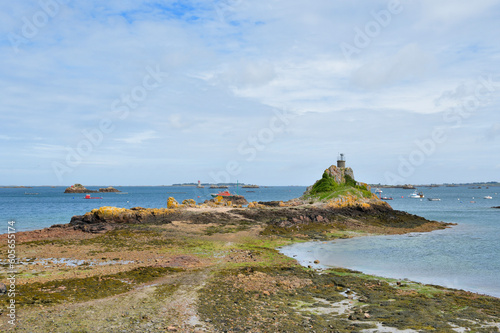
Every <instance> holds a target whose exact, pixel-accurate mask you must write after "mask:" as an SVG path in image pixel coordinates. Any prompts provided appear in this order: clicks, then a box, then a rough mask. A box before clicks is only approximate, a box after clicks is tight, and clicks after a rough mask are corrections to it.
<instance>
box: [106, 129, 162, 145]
mask: <svg viewBox="0 0 500 333" xmlns="http://www.w3.org/2000/svg"><path fill="white" fill-rule="evenodd" d="M157 138H158V136H157V135H156V131H151V130H150V131H144V132H141V133H136V134H133V135H131V136H129V137H128V138H121V139H115V141H118V142H124V143H128V144H134V145H139V144H142V143H143V142H145V141H148V140H152V139H157Z"/></svg>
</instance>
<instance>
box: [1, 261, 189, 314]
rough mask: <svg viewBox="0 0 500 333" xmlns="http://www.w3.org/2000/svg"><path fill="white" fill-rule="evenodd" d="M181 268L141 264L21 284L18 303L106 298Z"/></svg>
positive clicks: (38, 303) (47, 302)
mask: <svg viewBox="0 0 500 333" xmlns="http://www.w3.org/2000/svg"><path fill="white" fill-rule="evenodd" d="M181 271H183V270H182V269H179V268H170V267H139V268H136V269H133V270H130V271H127V272H120V273H116V274H109V275H101V276H92V277H86V278H73V279H63V280H55V281H50V282H45V283H39V282H36V283H30V284H25V285H19V286H18V287H17V289H18V294H17V295H16V303H17V304H18V305H19V306H32V305H53V304H57V303H62V302H84V301H89V300H92V299H99V298H105V297H109V296H114V295H117V294H121V293H124V292H127V291H129V290H131V289H133V288H134V287H135V286H137V285H139V284H141V283H146V282H150V281H153V280H155V279H158V278H160V277H162V276H165V275H168V274H174V273H178V272H181ZM7 301H8V300H7Z"/></svg>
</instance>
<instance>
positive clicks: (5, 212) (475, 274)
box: [0, 186, 500, 297]
mask: <svg viewBox="0 0 500 333" xmlns="http://www.w3.org/2000/svg"><path fill="white" fill-rule="evenodd" d="M99 187H104V186H87V188H89V189H94V190H97V189H98V188H99ZM115 188H117V189H118V190H120V191H122V192H120V193H95V194H91V196H93V197H102V199H91V200H88V199H84V197H85V194H65V193H64V189H65V187H31V188H0V234H2V233H7V231H8V227H9V226H12V225H14V226H15V230H16V232H17V231H28V230H36V229H42V228H46V227H49V226H51V225H54V224H64V223H68V222H69V221H70V220H71V217H72V216H73V215H83V214H85V213H86V212H88V211H90V210H92V209H95V208H99V207H102V206H116V207H124V208H132V207H145V208H158V207H166V204H167V199H168V197H174V198H175V199H176V200H177V201H178V202H182V201H183V200H184V199H195V200H196V201H197V202H198V203H202V202H204V201H205V200H207V199H210V198H211V195H210V194H211V193H217V192H218V191H220V190H218V189H209V188H208V187H206V188H203V189H197V188H196V187H189V186H116V187H115ZM305 189H306V187H305V186H261V187H260V188H241V187H238V188H237V187H235V186H232V187H230V188H229V191H230V192H231V193H236V192H237V193H238V194H240V195H243V196H245V198H246V199H247V200H248V201H273V200H283V201H286V200H289V199H293V198H297V197H299V196H300V195H302V193H303V192H304V191H305ZM382 190H383V193H382V196H386V197H392V198H393V200H390V201H387V202H388V203H389V204H390V205H391V206H392V207H393V208H394V209H398V210H402V211H406V212H409V213H412V214H417V215H420V216H423V217H425V218H427V219H431V220H437V221H444V222H452V223H457V225H455V226H452V227H451V228H448V229H444V230H438V231H433V232H430V233H411V234H407V235H391V236H370V237H356V238H351V239H340V240H335V241H330V242H305V243H297V244H293V245H290V246H286V247H283V248H281V249H280V251H281V252H282V253H284V254H286V255H288V256H290V257H294V258H295V259H297V260H298V261H299V262H300V263H302V264H303V265H314V264H313V261H314V260H319V261H320V266H321V267H344V268H349V269H353V270H358V271H362V272H364V273H366V274H372V275H378V276H383V277H389V278H398V279H409V280H412V281H417V282H422V283H428V284H436V285H442V286H445V287H450V288H456V289H463V290H468V291H473V292H478V293H482V294H487V295H491V296H495V297H500V209H493V208H492V207H493V206H500V187H489V188H486V187H484V186H482V187H481V188H480V189H478V188H469V187H468V186H458V187H445V186H440V187H419V188H418V191H421V192H422V193H423V194H424V196H425V197H424V198H423V199H413V198H410V197H409V196H410V194H411V193H413V191H412V190H404V189H400V188H394V189H393V188H383V189H382ZM485 196H491V197H492V199H484V197H485ZM427 198H439V199H441V200H440V201H429V200H427ZM9 222H15V223H10V224H9Z"/></svg>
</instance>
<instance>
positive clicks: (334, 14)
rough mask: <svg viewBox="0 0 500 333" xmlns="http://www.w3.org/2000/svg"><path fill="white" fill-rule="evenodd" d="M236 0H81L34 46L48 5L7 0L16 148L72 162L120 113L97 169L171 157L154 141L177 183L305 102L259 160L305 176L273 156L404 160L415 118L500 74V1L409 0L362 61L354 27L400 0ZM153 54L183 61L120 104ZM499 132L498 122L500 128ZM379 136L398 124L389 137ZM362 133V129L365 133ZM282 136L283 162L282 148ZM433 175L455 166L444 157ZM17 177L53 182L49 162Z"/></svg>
mask: <svg viewBox="0 0 500 333" xmlns="http://www.w3.org/2000/svg"><path fill="white" fill-rule="evenodd" d="M218 3H219V2H218ZM222 3H225V4H227V5H228V6H222V7H221V6H219V8H217V7H214V4H213V2H209V1H198V0H196V1H194V0H193V1H185V2H182V3H181V2H176V3H175V6H174V2H162V3H161V4H160V3H159V2H156V1H132V0H126V1H118V0H116V1H115V0H113V1H107V2H102V1H95V0H89V1H86V2H78V3H70V4H68V5H66V6H63V7H61V11H60V13H59V14H58V15H57V16H56V17H54V18H53V19H51V20H50V22H49V23H48V24H47V25H46V26H44V27H43V29H40V31H39V33H38V34H37V35H36V36H34V37H33V38H30V39H29V41H28V43H26V44H22V45H20V46H19V52H18V53H14V52H13V49H12V47H11V45H10V42H9V40H8V39H7V37H6V36H8V33H9V32H18V33H19V32H20V29H21V28H22V24H23V20H22V18H23V16H27V17H29V16H30V15H33V13H34V12H35V11H36V10H39V5H38V3H37V2H30V3H21V2H12V3H8V2H5V3H3V4H1V5H0V13H2V14H0V18H1V19H0V32H2V33H1V34H0V52H1V54H2V64H3V66H2V68H1V69H0V99H1V100H2V105H0V133H2V134H1V135H0V140H1V142H2V150H1V152H0V154H1V155H2V158H3V157H4V156H16V158H15V159H14V160H13V161H12V162H11V163H13V164H12V169H13V170H15V169H16V168H17V169H19V167H20V166H24V165H28V163H27V162H30V159H33V158H36V159H37V161H38V162H39V163H42V162H45V163H46V164H50V162H52V161H53V160H54V159H57V160H60V161H64V157H65V155H64V154H65V150H64V149H65V148H67V147H70V148H75V145H76V144H77V143H78V140H80V139H82V138H83V136H82V130H95V129H99V123H100V121H101V120H103V119H106V118H109V119H110V120H111V121H112V122H113V125H114V128H115V132H113V133H112V134H106V135H104V136H103V142H102V145H100V146H99V147H96V148H95V149H94V152H93V153H92V155H91V156H89V157H86V158H85V161H83V162H82V170H83V171H82V172H84V173H85V174H86V175H88V177H92V175H96V174H100V173H99V172H97V171H98V170H97V169H92V168H91V165H104V166H105V165H109V164H107V163H109V161H125V162H127V161H133V160H134V159H139V158H138V157H140V158H141V159H142V158H148V163H149V164H151V168H154V167H157V166H159V165H163V164H164V163H165V160H162V159H160V158H159V157H155V156H158V154H153V153H152V152H154V151H161V152H163V153H164V154H165V155H168V161H169V162H170V163H169V164H170V166H171V167H172V168H173V169H175V170H176V172H177V173H171V174H172V175H175V176H172V177H177V178H175V179H173V178H172V179H171V182H181V181H184V180H186V179H185V178H187V177H190V176H191V175H192V174H194V173H195V171H193V170H192V169H195V170H197V171H196V172H202V171H200V170H201V169H197V167H198V165H200V164H201V163H200V162H199V159H202V160H203V163H205V165H204V168H205V169H203V170H208V169H210V170H212V169H214V168H218V167H219V164H220V165H222V168H224V167H225V164H226V163H227V161H230V160H233V159H236V160H241V156H240V155H239V154H238V149H237V147H238V144H239V143H241V142H242V141H244V140H246V138H247V137H248V136H250V135H257V134H258V133H259V131H260V130H261V129H263V128H266V127H267V126H269V121H270V119H271V118H272V117H273V114H274V113H273V108H277V109H286V110H291V111H294V112H296V113H297V114H299V115H302V116H301V117H299V118H298V120H297V123H294V124H290V125H289V126H288V127H287V128H286V131H285V132H284V133H283V135H282V136H276V138H275V140H274V141H273V142H272V143H270V144H268V145H267V146H266V148H265V149H264V150H262V151H259V158H258V159H256V161H255V162H253V164H251V165H249V166H247V170H265V169H266V170H269V171H268V172H266V173H264V172H262V173H259V174H260V175H261V176H260V177H264V176H262V175H263V174H266V177H268V178H267V179H271V180H273V181H274V182H275V183H277V184H278V183H293V180H291V179H293V177H295V176H296V174H297V172H295V173H293V172H289V171H287V172H282V173H279V172H277V173H273V171H272V170H274V169H276V170H290V168H289V167H286V166H285V165H283V164H280V163H282V162H283V161H290V160H295V159H297V158H299V159H301V160H302V159H303V158H302V156H307V157H308V159H309V160H310V161H315V160H316V159H315V156H316V157H317V156H329V155H328V154H330V153H331V151H332V150H333V151H335V152H337V150H343V149H341V148H342V147H348V148H349V150H350V151H345V152H346V153H349V155H350V156H355V155H356V152H359V151H362V152H363V156H364V157H365V158H366V160H370V161H372V160H374V159H376V157H377V156H378V155H379V154H380V149H381V148H380V147H383V153H382V155H386V156H391V158H392V157H393V156H396V157H395V159H396V160H391V158H387V161H386V160H384V161H381V162H380V163H381V166H380V167H379V169H378V170H383V169H390V168H391V166H392V163H397V154H399V153H401V154H404V152H405V149H409V150H410V151H411V149H413V147H412V146H411V140H410V139H408V140H410V141H408V142H410V144H407V145H406V146H405V144H404V143H403V142H405V143H407V140H406V139H405V140H406V141H405V140H402V139H401V137H402V136H404V135H407V136H408V137H413V136H412V135H413V133H407V134H405V132H412V131H411V128H412V127H414V126H416V127H418V133H427V132H430V131H431V130H432V128H434V127H435V126H441V125H442V124H443V120H442V117H440V113H441V112H443V111H445V110H446V109H447V108H449V107H451V106H452V105H453V104H456V103H457V102H459V101H460V99H461V98H463V96H466V95H467V94H470V93H471V89H472V88H473V86H469V84H470V82H474V81H475V80H477V77H478V76H479V75H481V74H482V73H489V74H491V75H492V76H493V77H494V78H496V77H500V68H499V67H498V63H499V59H500V47H499V46H498V43H497V36H498V35H499V34H500V26H499V25H498V23H497V22H498V20H497V17H498V16H499V15H500V12H499V10H500V5H499V4H498V1H494V0H479V1H476V2H457V1H451V0H444V1H431V0H423V1H419V2H415V1H402V2H401V3H402V7H403V12H402V13H401V14H398V15H397V16H394V17H393V18H392V20H391V22H390V24H389V25H388V26H387V27H384V29H382V30H381V31H380V34H378V35H377V36H375V37H374V38H373V39H372V40H371V43H370V44H369V45H368V46H367V47H365V48H363V49H361V50H360V53H359V54H358V55H357V56H355V57H353V59H351V60H347V59H345V58H344V56H343V54H342V52H341V49H340V45H341V43H342V42H352V39H353V37H354V34H355V31H354V28H355V27H364V26H365V24H366V23H367V22H369V21H370V20H373V17H372V15H371V12H373V11H379V10H382V9H384V8H387V4H388V2H387V1H385V0H376V1H375V0H374V1H354V2H342V1H329V0H318V1H313V2H304V1H299V0H290V1H263V0H256V1H253V2H251V3H250V2H248V1H227V2H222ZM217 9H218V10H217ZM147 66H151V67H155V66H159V67H160V68H161V70H162V71H164V72H166V73H168V76H167V77H166V78H165V79H164V81H163V82H162V85H161V86H160V87H158V88H157V89H153V90H151V91H148V93H147V97H146V98H144V100H141V101H139V102H138V103H137V107H127V106H126V105H125V104H124V103H122V104H120V106H119V107H120V108H122V110H123V108H125V109H126V110H127V111H129V113H128V115H127V116H126V117H121V118H120V117H118V116H117V113H116V112H113V109H114V107H113V105H114V104H113V102H114V101H116V100H122V99H123V98H124V96H126V95H127V94H128V95H130V94H131V92H132V91H133V89H134V88H137V87H141V86H142V85H143V80H144V77H145V75H146V74H147V72H146V67H147ZM462 83H463V84H464V86H462ZM471 87H472V88H471ZM497 90H498V89H497ZM499 106H500V101H499V100H498V93H496V92H495V93H493V94H492V95H491V98H490V99H488V100H487V103H484V105H481V108H479V109H478V110H477V112H475V114H474V117H470V118H469V119H466V121H464V124H462V126H460V128H457V129H453V130H454V131H455V130H456V131H457V132H456V133H459V138H460V140H456V141H454V140H450V143H449V146H446V147H443V148H442V149H443V150H442V151H443V154H445V155H446V154H447V155H446V156H448V157H450V156H451V155H452V153H454V152H456V151H463V152H471V153H472V152H474V153H475V152H476V147H475V145H474V144H472V143H471V142H474V140H470V137H471V136H472V137H474V138H477V137H479V136H480V134H479V133H481V130H482V131H483V132H482V133H484V129H485V128H490V127H491V126H492V124H497V123H500V119H499V117H500V116H499V115H497V114H498V113H497V112H496V110H498V107H499ZM115 107H116V105H115ZM368 120H369V121H368ZM388 124H389V125H390V126H389V125H388ZM380 131H382V133H380ZM491 131H492V133H493V134H491V135H492V136H491V137H496V136H497V134H496V129H495V128H492V129H491ZM27 133H29V134H27ZM340 133H341V134H340ZM358 133H363V135H359V134H358ZM374 133H375V134H374ZM292 134H293V135H292ZM313 134H314V135H313ZM372 135H376V136H380V135H383V139H380V140H382V143H381V142H379V141H377V140H374V139H373V137H372ZM457 135H458V134H457ZM325 136H326V137H327V138H328V139H326V140H325V139H324V137H325ZM160 137H161V140H160ZM353 137H360V138H362V140H361V139H360V140H359V141H356V144H354V143H353V139H352V138H353ZM36 138H43V139H42V140H40V139H36ZM462 138H463V141H462ZM155 139H157V140H155ZM165 141H168V142H169V143H170V145H169V146H170V147H171V149H170V150H168V151H166V150H164V149H165ZM485 141H487V140H485ZM318 142H321V144H318ZM458 142H460V146H458V144H459V143H458ZM497 142H498V141H497V140H490V141H487V142H485V143H484V151H481V152H478V153H477V154H484V155H485V156H486V155H487V156H488V158H490V159H491V158H493V159H495V158H497V157H496V155H494V154H492V153H491V152H492V151H495V149H497V148H498V146H495V143H497ZM186 143H188V145H187V144H186ZM36 144H39V145H36ZM139 146H140V147H139ZM339 146H340V148H338V147H339ZM172 147H173V148H172ZM200 147H201V148H200ZM276 147H280V150H279V154H280V155H279V156H280V158H279V161H278V160H277V159H276V158H275V157H274V156H275V155H273V154H271V152H274V153H275V154H276V151H278V150H277V148H276ZM111 148H112V149H111ZM107 149H108V150H107ZM18 152H20V153H18ZM104 152H106V154H104ZM30 154H31V155H30ZM174 155H175V156H174ZM464 155H465V154H464ZM148 156H150V157H148ZM200 156H203V157H200ZM298 156H299V157H298ZM492 156H494V157H492ZM334 158H335V156H334V157H333V159H334ZM353 158H354V157H353ZM328 160H330V159H329V158H328ZM263 161H267V162H266V163H264V162H263ZM283 163H284V162H283ZM311 163H315V162H311ZM318 163H319V162H318ZM324 163H328V162H326V161H325V162H324ZM492 163H494V165H495V164H497V161H492ZM368 164H371V163H366V165H361V166H360V168H361V170H359V171H358V170H357V171H356V173H357V174H361V175H362V174H363V171H364V170H368V171H367V173H368V174H370V177H372V179H363V180H366V181H373V182H378V181H384V179H383V178H382V177H381V178H377V177H378V176H377V174H376V173H375V172H373V171H372V168H371V166H369V165H368ZM120 165H121V164H119V163H118V164H114V165H113V175H116V177H122V179H123V181H121V183H126V182H127V180H128V179H129V178H127V177H126V176H125V175H128V172H129V171H128V170H127V169H126V168H124V167H121V166H120ZM293 165H295V164H293ZM87 167H88V168H89V169H86V168H87ZM423 168H425V166H423ZM248 172H250V171H248ZM27 174H29V173H27ZM419 174H422V175H423V174H425V173H423V172H421V173H419ZM432 174H433V175H436V177H438V176H439V175H440V176H442V177H447V176H448V174H447V173H446V171H441V172H440V171H439V170H433V171H432ZM486 174H487V173H485V175H486ZM490 174H492V173H490ZM46 177H47V179H52V178H51V177H52V175H46ZM142 177H144V180H143V181H141V180H137V181H138V182H139V183H143V184H144V183H154V182H155V178H153V177H154V176H153V174H152V173H151V174H147V175H146V174H145V175H144V176H142ZM256 177H258V176H256ZM416 177H417V176H416ZM200 178H203V177H202V176H200ZM17 179H18V180H19V182H21V181H22V182H32V183H35V182H38V181H39V182H40V183H48V182H49V181H48V180H43V179H42V178H41V177H40V175H38V174H37V177H36V178H29V177H27V178H23V177H21V176H19V178H17ZM415 180H418V178H415ZM81 181H82V182H83V181H84V180H81ZM165 181H168V180H165ZM411 181H412V179H409V180H408V182H411ZM422 182H425V181H424V180H423V179H422ZM87 183H95V182H94V181H93V180H92V179H89V180H88V181H87Z"/></svg>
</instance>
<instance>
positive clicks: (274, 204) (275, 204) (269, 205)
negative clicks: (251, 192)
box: [258, 201, 280, 207]
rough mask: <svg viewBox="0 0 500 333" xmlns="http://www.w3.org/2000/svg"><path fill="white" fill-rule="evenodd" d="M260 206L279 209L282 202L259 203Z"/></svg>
mask: <svg viewBox="0 0 500 333" xmlns="http://www.w3.org/2000/svg"><path fill="white" fill-rule="evenodd" d="M258 204H259V205H264V206H268V207H279V206H280V201H259V202H258Z"/></svg>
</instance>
